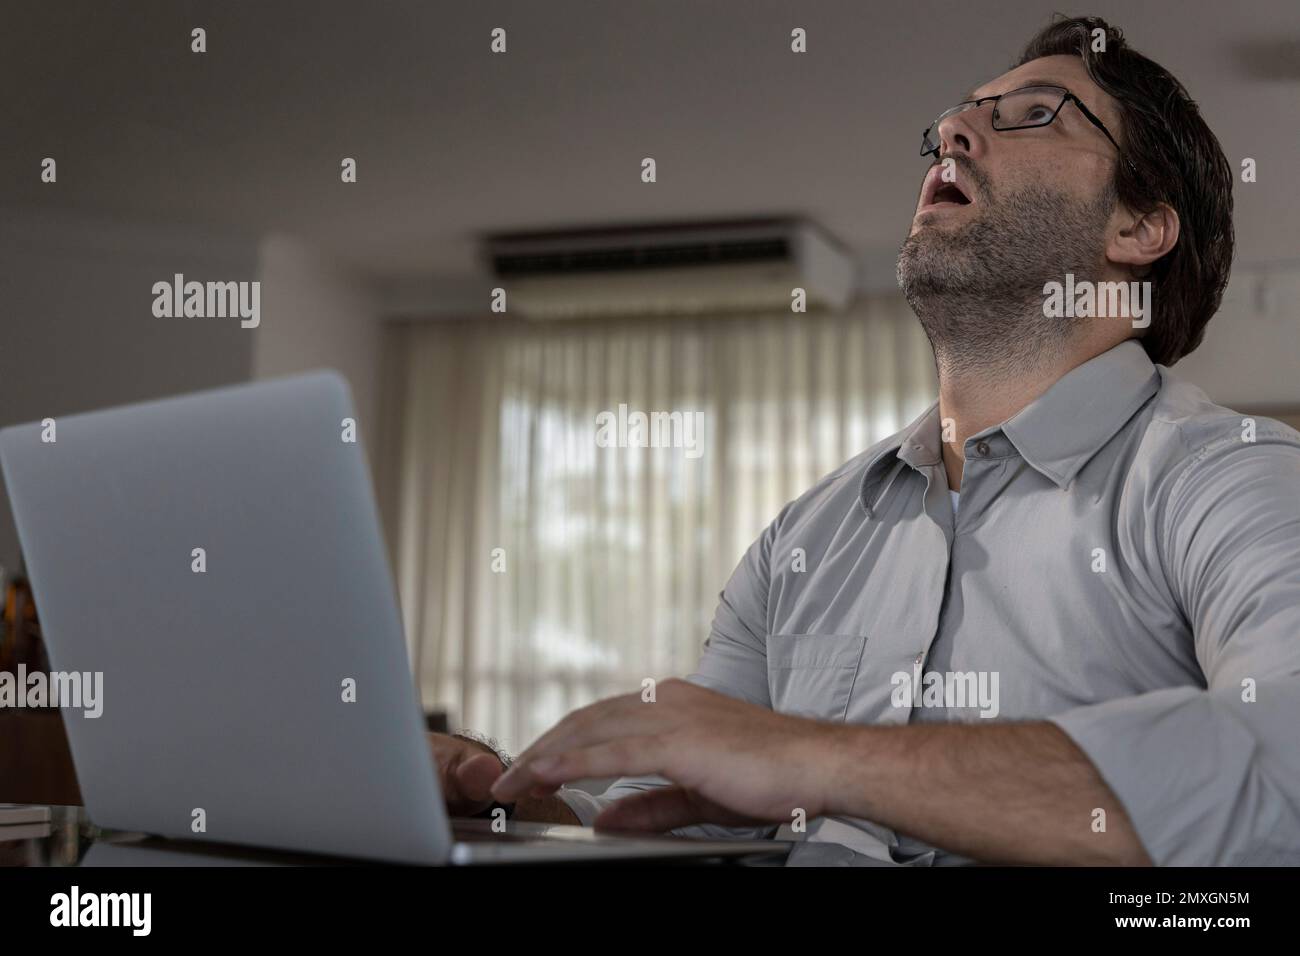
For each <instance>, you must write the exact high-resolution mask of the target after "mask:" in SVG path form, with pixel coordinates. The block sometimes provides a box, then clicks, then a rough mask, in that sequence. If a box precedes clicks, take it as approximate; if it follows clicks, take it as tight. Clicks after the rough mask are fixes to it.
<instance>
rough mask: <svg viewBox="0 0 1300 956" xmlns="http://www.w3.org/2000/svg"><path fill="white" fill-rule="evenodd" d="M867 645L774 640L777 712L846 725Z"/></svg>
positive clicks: (771, 679) (770, 652)
mask: <svg viewBox="0 0 1300 956" xmlns="http://www.w3.org/2000/svg"><path fill="white" fill-rule="evenodd" d="M866 643H867V639H866V638H865V637H863V636H861V635H857V634H770V635H768V638H767V683H768V691H769V692H770V693H771V696H772V709H773V710H776V711H779V712H781V713H784V714H798V715H800V716H802V717H815V718H818V719H821V720H839V721H842V720H844V717H845V714H846V713H847V711H848V706H849V697H850V696H851V694H852V693H853V681H854V678H855V677H856V676H857V673H858V664H859V663H860V662H861V660H862V649H863V647H864V646H865V645H866Z"/></svg>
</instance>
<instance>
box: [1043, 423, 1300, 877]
mask: <svg viewBox="0 0 1300 956" xmlns="http://www.w3.org/2000/svg"><path fill="white" fill-rule="evenodd" d="M1167 486H1168V491H1167V492H1166V493H1164V494H1161V495H1158V496H1157V499H1156V500H1155V501H1154V502H1153V503H1152V504H1154V505H1155V506H1156V507H1155V508H1154V512H1153V513H1154V514H1156V515H1157V516H1158V517H1157V518H1156V519H1155V521H1156V525H1155V530H1156V535H1155V540H1156V541H1157V542H1159V545H1158V547H1159V549H1160V553H1159V554H1158V555H1155V556H1153V557H1154V558H1155V559H1156V560H1158V561H1159V563H1160V564H1161V565H1162V566H1163V569H1164V574H1165V577H1166V579H1167V581H1168V584H1169V587H1170V589H1171V590H1172V592H1173V593H1174V595H1175V598H1176V600H1177V601H1178V603H1179V605H1180V607H1181V608H1182V610H1183V613H1184V615H1185V616H1186V618H1187V621H1188V623H1189V625H1190V629H1191V632H1192V636H1193V640H1194V643H1195V652H1196V657H1197V660H1198V662H1199V663H1200V667H1201V670H1202V671H1203V672H1204V675H1205V685H1206V686H1205V687H1204V688H1198V687H1174V688H1167V689H1164V690H1158V691H1154V692H1151V693H1146V694H1141V695H1138V696H1135V697H1128V698H1121V699H1118V700H1112V701H1106V702H1104V703H1100V704H1092V705H1088V706H1084V707H1079V708H1076V709H1073V710H1070V711H1067V712H1066V713H1063V714H1060V715H1057V716H1056V717H1054V718H1052V720H1053V722H1054V723H1055V724H1056V725H1057V726H1059V727H1060V728H1061V729H1062V730H1063V731H1065V733H1067V734H1068V735H1069V736H1070V737H1071V739H1072V740H1074V742H1075V743H1076V744H1077V745H1078V746H1079V747H1080V748H1081V749H1082V750H1083V751H1084V752H1085V753H1086V754H1087V755H1088V757H1089V758H1090V759H1091V761H1092V762H1093V764H1094V765H1095V766H1096V767H1097V769H1098V771H1099V772H1100V774H1101V776H1102V777H1103V779H1105V781H1106V783H1107V784H1108V785H1109V786H1110V788H1111V789H1112V790H1113V791H1114V792H1115V795H1116V796H1117V797H1118V798H1119V800H1120V802H1121V803H1122V804H1123V805H1124V808H1125V810H1126V811H1127V812H1128V814H1129V817H1130V818H1131V819H1132V821H1133V824H1134V827H1135V828H1136V830H1137V833H1138V836H1139V838H1140V839H1141V841H1142V844H1143V846H1144V847H1145V848H1146V850H1147V853H1148V855H1149V856H1150V857H1151V859H1152V860H1153V861H1154V862H1155V863H1157V864H1160V865H1177V866H1186V865H1202V866H1203V865H1248V864H1256V865H1260V864H1280V863H1291V864H1295V863H1297V862H1300V742H1298V741H1297V729H1298V728H1300V436H1297V435H1296V434H1295V433H1294V432H1291V431H1290V430H1289V429H1284V428H1282V427H1281V426H1276V425H1274V426H1272V427H1271V429H1270V430H1268V431H1267V432H1266V431H1265V430H1264V429H1261V430H1260V432H1259V435H1258V438H1257V441H1256V442H1255V443H1247V442H1243V441H1241V440H1240V439H1238V438H1232V439H1224V440H1220V441H1219V442H1217V443H1215V444H1213V445H1210V446H1207V447H1206V448H1203V449H1201V450H1200V451H1199V452H1198V453H1197V454H1196V455H1194V456H1192V460H1191V463H1190V464H1189V465H1187V466H1185V467H1184V468H1183V469H1182V470H1181V471H1180V472H1179V473H1178V474H1177V475H1176V476H1171V477H1170V478H1169V479H1168V480H1167Z"/></svg>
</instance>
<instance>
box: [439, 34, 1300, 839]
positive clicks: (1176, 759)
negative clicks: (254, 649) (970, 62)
mask: <svg viewBox="0 0 1300 956" xmlns="http://www.w3.org/2000/svg"><path fill="white" fill-rule="evenodd" d="M922 149H923V152H926V153H928V154H929V155H931V156H932V157H933V159H934V164H933V165H932V166H931V168H930V170H929V173H928V174H927V176H926V178H925V180H924V183H923V185H922V189H921V195H920V200H919V202H918V205H917V211H916V215H915V217H914V218H913V220H912V226H911V231H910V233H909V235H908V237H907V239H906V241H905V242H904V244H903V248H902V251H901V253H900V256H899V261H898V277H899V282H900V284H901V286H902V289H903V292H904V294H905V295H906V297H907V299H908V301H909V303H910V304H911V306H912V308H913V310H914V311H915V312H916V314H917V316H918V318H919V319H920V320H921V322H922V324H923V325H924V327H925V330H926V332H927V333H928V335H929V338H930V341H931V343H932V345H933V347H934V354H935V361H936V365H937V369H938V375H939V397H938V402H937V404H936V405H935V406H933V407H932V408H931V409H930V410H929V411H927V412H926V413H925V414H924V415H923V416H921V418H919V419H918V420H917V421H915V422H913V423H912V424H911V425H909V426H907V427H906V428H904V429H903V430H902V431H900V432H899V433H898V434H896V435H894V436H892V437H890V438H888V439H886V440H885V441H883V442H881V443H879V444H877V445H876V446H875V447H873V448H871V449H869V450H868V451H867V452H865V453H864V454H863V455H861V456H859V457H858V458H855V459H853V460H852V461H850V462H848V463H847V464H846V465H844V466H843V467H842V468H840V469H839V470H838V471H836V472H835V473H833V474H832V475H830V476H828V477H827V478H825V479H823V480H822V481H821V482H820V483H819V484H818V485H817V486H816V487H814V488H813V489H812V490H810V491H809V492H807V493H806V494H804V495H803V496H801V497H800V498H798V499H797V500H795V501H794V502H792V503H790V504H789V505H787V506H786V508H785V509H784V510H783V511H782V512H781V514H780V515H779V516H778V517H777V518H776V520H775V521H774V522H773V523H772V524H771V525H770V526H769V527H768V529H767V530H766V532H765V533H764V534H763V535H762V536H761V537H760V538H759V540H758V541H756V542H755V543H754V545H753V546H752V547H751V548H750V550H749V551H748V553H747V554H746V555H745V557H744V559H743V560H742V561H741V563H740V565H739V567H738V568H737V569H736V571H735V573H734V574H733V576H732V578H731V580H730V581H729V582H728V584H727V586H726V588H725V590H724V591H723V593H722V595H721V602H720V604H719V607H718V610H717V614H716V617H715V619H714V623H713V627H712V631H711V634H710V636H709V638H708V640H707V642H706V643H705V649H704V653H703V656H702V658H701V661H700V664H699V667H698V670H697V672H696V673H695V674H694V675H692V677H691V678H689V679H688V680H687V681H668V682H665V683H663V684H660V685H659V687H658V688H657V693H656V695H655V701H654V702H653V703H648V702H645V701H643V699H642V696H641V695H640V694H630V695H628V696H626V697H618V698H612V699H610V700H606V701H601V702H599V703H596V704H593V705H592V706H590V707H586V708H583V709H581V710H579V711H576V712H575V713H573V714H571V715H570V716H569V717H567V718H565V719H564V720H563V721H561V722H560V723H559V724H558V725H557V726H556V727H555V728H553V729H552V730H550V731H549V732H547V733H546V734H544V735H543V736H542V737H541V738H540V739H539V740H538V741H537V742H536V743H534V744H533V745H532V746H531V747H530V748H528V750H527V751H525V753H524V754H523V755H521V757H520V759H519V760H518V761H517V762H516V763H515V764H514V765H513V766H512V767H511V768H510V769H509V770H508V771H506V772H505V773H504V774H503V773H502V767H501V764H500V762H498V760H497V759H496V757H495V756H491V755H490V754H488V753H485V752H484V748H482V747H480V746H479V745H478V744H476V743H472V742H468V741H465V740H461V739H453V738H447V737H436V738H434V739H433V744H432V746H433V748H434V750H435V753H436V754H437V756H438V758H439V761H440V763H441V764H442V765H443V773H444V786H445V787H446V789H447V793H448V800H449V803H450V804H451V806H452V809H453V811H459V812H473V811H477V810H481V809H482V808H483V807H485V806H488V805H489V802H490V801H491V800H492V799H495V800H497V801H501V802H503V803H510V802H515V803H516V807H515V813H516V816H517V817H520V818H525V819H542V820H557V821H567V822H575V821H576V822H582V823H584V824H591V823H595V824H597V825H600V826H609V827H618V828H636V829H650V830H661V831H662V830H668V829H680V830H682V832H717V830H718V828H725V832H728V833H735V832H739V831H740V830H742V829H749V830H750V831H751V832H755V831H756V832H764V833H770V832H773V831H774V830H775V827H776V825H778V824H781V823H794V824H802V823H803V821H805V820H806V821H807V823H806V834H801V835H802V836H803V837H804V839H805V841H806V842H804V843H803V844H801V846H800V847H799V849H798V851H797V852H796V853H795V854H794V857H793V860H794V861H795V862H799V861H812V862H844V863H865V864H870V863H877V862H878V863H886V864H888V863H895V864H898V863H905V864H921V865H926V864H945V863H960V862H968V861H972V860H974V861H980V862H992V863H998V862H1002V863H1029V864H1033V863H1041V864H1058V863H1064V864H1094V863H1096V864H1147V863H1152V862H1154V863H1157V864H1235V863H1277V862H1291V863H1295V862H1300V745H1297V744H1296V742H1295V728H1296V727H1297V726H1300V679H1298V675H1300V436H1298V435H1297V434H1296V433H1295V432H1293V431H1291V430H1290V429H1287V428H1285V427H1284V426H1282V425H1279V424H1278V423H1276V422H1272V421H1269V420H1266V419H1260V420H1258V421H1252V420H1249V419H1243V417H1242V416H1241V415H1239V414H1237V413H1234V412H1231V411H1229V410H1227V409H1224V408H1220V407H1218V406H1215V405H1213V404H1211V403H1210V402H1209V400H1208V399H1207V398H1206V397H1205V396H1204V394H1203V393H1201V392H1200V391H1199V390H1197V389H1195V388H1193V387H1191V386H1189V385H1186V384H1183V383H1180V382H1178V381H1176V380H1175V379H1173V378H1171V377H1170V376H1169V374H1168V373H1167V370H1166V369H1165V368H1160V367H1157V365H1161V366H1169V365H1173V364H1174V363H1175V362H1177V361H1178V359H1179V358H1181V357H1182V356H1183V355H1186V354H1187V353H1188V352H1190V351H1192V350H1193V349H1194V348H1196V347H1197V345H1198V344H1199V343H1200V341H1201V338H1202V335H1203V332H1204V327H1205V324H1206V322H1208V320H1209V319H1210V317H1211V316H1212V315H1213V313H1214V312H1215V310H1216V309H1217V308H1218V304H1219V301H1220V298H1221V295H1222V292H1223V288H1224V285H1225V284H1226V282H1227V278H1228V271H1229V266H1230V262H1231V257H1232V242H1233V239H1232V218H1231V217H1232V198H1231V189H1232V174H1231V171H1230V167H1229V165H1228V163H1227V161H1226V159H1225V158H1224V156H1223V153H1222V150H1221V149H1220V147H1219V144H1218V141H1217V140H1216V139H1215V137H1214V135H1213V134H1212V133H1211V132H1210V130H1209V129H1208V128H1207V127H1206V125H1205V124H1204V122H1203V121H1202V119H1201V118H1200V115H1199V112H1198V111H1197V109H1196V106H1195V104H1194V103H1192V101H1191V100H1190V99H1189V98H1188V96H1187V94H1186V91H1185V90H1184V89H1183V88H1182V86H1181V85H1180V84H1179V83H1178V81H1177V80H1176V79H1174V78H1173V77H1172V76H1171V75H1169V74H1168V73H1167V72H1166V71H1165V70H1163V69H1162V68H1161V67H1159V66H1158V65H1156V64H1155V63H1153V62H1151V61H1150V60H1148V59H1146V58H1145V57H1143V56H1141V55H1140V54H1138V53H1136V52H1135V51H1133V50H1132V49H1131V48H1129V47H1128V46H1127V45H1126V43H1125V42H1124V40H1123V37H1122V35H1121V33H1120V32H1119V31H1118V30H1115V29H1113V28H1112V27H1110V26H1109V25H1108V24H1106V23H1105V22H1104V21H1101V20H1097V19H1092V18H1084V19H1072V20H1061V21H1058V22H1056V23H1054V24H1052V25H1051V26H1049V27H1048V28H1046V29H1045V30H1043V31H1042V32H1041V33H1040V34H1039V35H1037V36H1036V37H1035V38H1034V39H1033V40H1032V41H1031V42H1030V43H1029V45H1028V47H1027V48H1026V50H1025V52H1024V54H1023V56H1022V58H1021V60H1020V63H1019V64H1018V65H1017V66H1016V67H1015V68H1014V69H1012V70H1010V71H1009V72H1007V73H1005V74H1003V75H1002V76H999V77H997V78H996V79H993V80H990V81H989V82H987V83H985V84H983V85H982V86H980V87H979V88H977V89H976V90H974V91H972V92H971V94H970V95H969V96H968V97H966V98H965V101H964V102H963V103H962V104H961V105H960V106H959V107H957V108H954V109H950V110H948V111H946V112H944V113H943V114H942V115H941V116H940V117H939V119H938V120H937V121H936V123H935V124H934V125H933V126H932V127H931V128H930V129H929V130H928V131H927V133H926V137H925V140H924V143H923V147H922ZM1111 283H1125V285H1124V286H1123V287H1122V288H1121V287H1120V286H1117V285H1110V284H1111ZM1143 283H1149V286H1144V285H1143ZM1062 290H1068V292H1065V293H1064V295H1065V296H1068V299H1069V301H1068V303H1064V308H1062V306H1063V301H1062V299H1063V292H1062ZM1081 290H1088V291H1087V292H1086V293H1085V292H1084V291H1081ZM1147 290H1149V295H1146V294H1145V292H1146V291H1147ZM1121 292H1122V293H1124V294H1121ZM795 548H800V549H803V552H804V553H805V554H806V561H807V567H806V570H801V569H800V567H798V566H797V565H796V563H795V562H793V561H792V552H793V550H794V549H795ZM994 717H995V718H996V719H990V718H994ZM616 775H634V776H633V777H631V778H628V779H623V780H620V781H619V782H618V783H616V784H615V785H614V786H613V787H611V788H610V789H609V790H608V791H607V792H606V793H605V794H604V795H603V796H600V797H596V796H592V795H588V794H585V793H582V792H580V791H577V790H570V789H559V788H560V786H561V784H563V783H564V782H565V781H572V780H576V779H581V778H590V777H602V776H616Z"/></svg>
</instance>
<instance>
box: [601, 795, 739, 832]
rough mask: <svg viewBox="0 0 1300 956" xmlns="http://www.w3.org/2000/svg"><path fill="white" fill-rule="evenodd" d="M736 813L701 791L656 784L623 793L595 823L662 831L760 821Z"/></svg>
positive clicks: (619, 828)
mask: <svg viewBox="0 0 1300 956" xmlns="http://www.w3.org/2000/svg"><path fill="white" fill-rule="evenodd" d="M760 822H761V821H759V820H754V819H752V818H750V817H746V816H742V815H741V814H739V813H733V812H732V811H730V810H728V809H726V808H725V807H723V806H721V805H720V804H717V803H714V802H713V801H712V800H709V799H707V798H705V797H702V796H700V795H699V794H698V793H692V792H691V791H689V790H686V789H683V788H682V787H655V788H654V789H652V790H644V791H642V792H641V793H634V794H631V795H630V796H626V797H620V798H619V799H618V800H615V801H614V802H613V803H612V804H611V805H610V806H608V807H606V808H605V809H604V810H602V811H601V812H600V814H598V815H597V817H596V819H595V820H593V821H592V824H593V826H595V827H596V828H597V829H601V830H643V831H650V832H654V833H663V832H664V831H665V830H675V829H677V828H678V827H685V826H690V825H691V824H694V823H715V824H719V825H721V826H753V825H755V824H758V823H760Z"/></svg>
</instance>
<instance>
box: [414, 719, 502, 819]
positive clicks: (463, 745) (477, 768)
mask: <svg viewBox="0 0 1300 956" xmlns="http://www.w3.org/2000/svg"><path fill="white" fill-rule="evenodd" d="M428 737H429V749H430V750H431V751H432V752H433V761H434V763H435V764H436V765H437V767H438V784H439V786H441V787H442V794H443V798H444V799H445V800H446V801H447V812H448V813H450V814H451V815H452V816H454V817H472V816H474V814H476V813H481V812H483V811H484V810H486V809H487V808H488V807H490V806H492V793H491V790H492V784H494V783H495V782H496V781H497V778H498V777H500V776H501V774H502V773H504V772H505V766H504V765H503V764H502V763H501V758H499V757H498V756H497V755H496V754H495V753H493V752H492V751H491V750H489V749H488V748H487V747H486V746H484V745H483V744H479V743H475V742H474V741H472V740H465V739H464V738H462V737H452V736H449V735H447V734H434V733H431V734H429V735H428Z"/></svg>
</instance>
